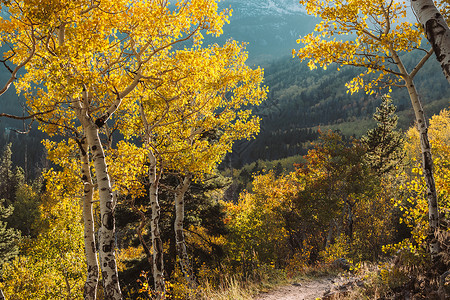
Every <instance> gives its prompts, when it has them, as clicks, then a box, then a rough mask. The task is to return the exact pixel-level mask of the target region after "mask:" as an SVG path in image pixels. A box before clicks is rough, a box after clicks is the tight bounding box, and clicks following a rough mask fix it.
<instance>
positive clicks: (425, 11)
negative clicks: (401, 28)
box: [411, 0, 450, 83]
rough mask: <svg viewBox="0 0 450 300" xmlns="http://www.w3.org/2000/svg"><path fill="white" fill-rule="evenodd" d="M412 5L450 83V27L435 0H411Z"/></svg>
mask: <svg viewBox="0 0 450 300" xmlns="http://www.w3.org/2000/svg"><path fill="white" fill-rule="evenodd" d="M411 6H412V8H413V9H414V12H415V13H416V15H417V18H418V19H419V22H420V23H421V24H422V26H423V28H424V30H425V33H426V35H427V39H428V41H430V43H431V45H432V46H433V50H434V53H435V54H436V59H437V60H438V61H439V63H440V64H441V68H442V71H443V72H444V75H445V77H446V78H447V80H448V82H449V83H450V29H449V27H448V24H447V22H446V21H445V20H444V18H443V17H442V15H441V13H440V12H439V11H438V9H437V8H436V6H435V5H434V3H433V0H411Z"/></svg>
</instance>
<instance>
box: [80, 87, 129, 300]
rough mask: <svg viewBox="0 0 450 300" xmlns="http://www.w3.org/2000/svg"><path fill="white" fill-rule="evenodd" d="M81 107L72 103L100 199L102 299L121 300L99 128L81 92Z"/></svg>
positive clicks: (109, 191)
mask: <svg viewBox="0 0 450 300" xmlns="http://www.w3.org/2000/svg"><path fill="white" fill-rule="evenodd" d="M83 94H84V95H83V104H81V103H80V102H78V101H75V102H74V105H75V111H76V113H77V117H78V119H79V120H80V122H81V125H82V126H83V130H84V134H85V136H86V140H87V144H88V146H89V148H90V150H91V153H92V160H93V162H94V168H95V174H96V179H97V186H98V189H99V199H100V219H101V222H100V229H99V256H100V268H101V273H102V283H103V290H104V299H105V300H119V299H122V292H121V290H120V285H119V276H118V272H117V264H116V255H115V220H114V197H113V193H112V188H111V181H110V178H109V174H108V168H107V165H106V160H105V153H104V150H103V146H102V143H101V141H100V137H99V132H98V131H99V129H98V127H97V125H96V124H95V122H94V121H93V120H92V118H91V117H90V116H89V115H88V114H87V108H88V107H89V106H88V103H89V99H88V95H87V94H88V93H87V92H86V91H85V92H84V93H83Z"/></svg>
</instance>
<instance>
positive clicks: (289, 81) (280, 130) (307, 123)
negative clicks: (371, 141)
mask: <svg viewBox="0 0 450 300" xmlns="http://www.w3.org/2000/svg"><path fill="white" fill-rule="evenodd" d="M417 59H418V57H413V56H411V55H409V56H408V57H407V58H406V59H405V61H406V62H407V63H408V62H411V63H412V62H414V61H417ZM358 71H361V70H359V69H357V68H354V67H347V68H343V69H341V71H340V72H338V71H337V70H336V68H329V69H328V70H326V71H324V70H322V69H318V70H314V71H310V70H309V68H308V67H307V66H306V64H305V63H300V62H299V61H298V60H296V59H291V58H285V59H281V60H279V61H277V62H274V63H273V64H271V65H269V66H268V67H267V68H266V69H265V78H266V80H265V84H266V85H267V86H268V87H269V89H270V92H269V95H268V99H267V101H266V102H265V103H264V104H263V105H262V106H261V107H258V108H256V109H255V110H254V111H255V113H256V114H258V115H259V116H261V118H262V123H261V133H260V134H259V135H258V137H257V138H256V139H255V140H252V141H241V142H239V143H237V144H236V145H235V147H234V150H233V154H232V156H231V160H232V164H233V165H234V166H235V167H240V166H241V165H242V164H245V163H250V162H252V161H256V160H258V159H262V160H275V159H281V158H284V157H289V156H293V155H299V154H300V155H303V154H306V152H307V150H308V148H309V147H310V141H312V140H315V139H316V138H317V135H318V134H317V129H318V128H319V126H320V128H321V129H324V130H326V129H333V130H340V131H341V132H342V133H343V134H345V135H346V136H352V135H354V136H361V135H362V134H364V133H365V132H366V131H367V129H369V128H371V127H373V126H374V125H375V124H374V122H373V121H372V114H373V112H374V111H375V109H376V107H377V106H378V105H379V103H380V102H381V100H380V99H379V97H375V96H368V95H366V94H365V93H362V92H361V93H357V94H354V95H350V94H347V89H346V87H345V83H346V82H348V81H349V80H350V79H351V78H353V77H354V76H355V75H357V74H358ZM415 82H416V85H417V89H418V91H419V94H420V96H421V98H422V101H423V104H424V105H425V114H426V115H427V116H428V117H431V116H432V115H433V114H436V113H438V112H439V111H440V110H441V109H443V108H446V107H448V106H449V100H450V97H449V95H450V93H449V92H450V86H449V84H448V82H447V81H446V80H445V78H444V76H443V75H442V72H441V70H440V67H439V65H438V64H437V63H436V61H435V60H434V59H430V61H429V62H427V64H426V65H425V66H424V68H423V69H422V70H421V71H420V72H419V73H418V75H417V77H416V79H415ZM391 95H392V97H393V99H394V104H395V105H396V106H397V108H398V109H397V111H398V115H399V127H400V128H401V129H407V128H408V127H410V126H411V125H413V122H414V115H413V112H412V109H411V108H410V107H411V104H410V99H409V96H408V94H407V91H406V89H400V88H396V89H394V91H393V92H392V94H391Z"/></svg>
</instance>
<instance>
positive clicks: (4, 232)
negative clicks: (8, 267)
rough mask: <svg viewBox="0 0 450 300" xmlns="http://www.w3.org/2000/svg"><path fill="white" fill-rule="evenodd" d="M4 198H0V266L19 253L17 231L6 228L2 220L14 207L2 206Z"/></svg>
mask: <svg viewBox="0 0 450 300" xmlns="http://www.w3.org/2000/svg"><path fill="white" fill-rule="evenodd" d="M4 202H5V200H4V199H2V200H0V266H2V265H3V264H4V263H5V262H7V261H9V260H11V259H12V258H14V257H15V256H16V255H17V254H18V253H19V248H18V245H17V239H18V238H19V236H20V235H19V232H18V231H16V230H15V229H12V228H8V226H7V223H6V222H4V221H2V220H4V219H6V218H7V217H9V216H10V215H11V214H12V212H13V210H14V208H13V207H12V205H9V206H8V207H6V206H4V204H3V203H4Z"/></svg>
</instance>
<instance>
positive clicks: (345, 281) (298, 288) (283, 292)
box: [255, 276, 360, 300]
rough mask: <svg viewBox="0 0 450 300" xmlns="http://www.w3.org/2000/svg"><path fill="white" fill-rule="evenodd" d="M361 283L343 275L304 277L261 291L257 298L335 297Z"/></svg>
mask: <svg viewBox="0 0 450 300" xmlns="http://www.w3.org/2000/svg"><path fill="white" fill-rule="evenodd" d="M359 283H360V281H359V280H358V279H357V278H354V277H352V278H346V277H342V276H328V277H323V278H316V279H304V280H298V281H296V282H294V283H291V284H289V285H285V286H281V287H278V288H276V289H274V290H272V291H268V292H265V293H260V294H259V295H258V296H256V298H255V300H315V299H317V298H319V299H333V296H336V294H342V293H347V292H348V291H349V290H350V289H351V288H352V287H353V286H354V285H355V284H356V285H359Z"/></svg>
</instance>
